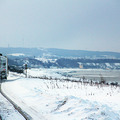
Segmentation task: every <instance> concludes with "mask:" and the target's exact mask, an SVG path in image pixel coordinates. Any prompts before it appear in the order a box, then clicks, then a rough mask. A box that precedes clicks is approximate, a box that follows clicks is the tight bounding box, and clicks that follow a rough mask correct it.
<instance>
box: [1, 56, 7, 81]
mask: <svg viewBox="0 0 120 120" xmlns="http://www.w3.org/2000/svg"><path fill="white" fill-rule="evenodd" d="M7 75H8V59H7V57H6V56H3V55H2V54H0V79H1V80H2V79H7Z"/></svg>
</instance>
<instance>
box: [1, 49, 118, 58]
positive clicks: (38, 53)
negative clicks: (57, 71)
mask: <svg viewBox="0 0 120 120" xmlns="http://www.w3.org/2000/svg"><path fill="white" fill-rule="evenodd" d="M0 53H2V54H4V55H6V56H12V57H16V56H17V57H18V56H19V57H26V56H29V57H44V58H120V53H118V52H99V51H86V50H67V49H56V48H0Z"/></svg>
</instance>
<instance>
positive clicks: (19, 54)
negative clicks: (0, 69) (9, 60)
mask: <svg viewBox="0 0 120 120" xmlns="http://www.w3.org/2000/svg"><path fill="white" fill-rule="evenodd" d="M8 55H12V56H25V54H23V53H13V54H8Z"/></svg>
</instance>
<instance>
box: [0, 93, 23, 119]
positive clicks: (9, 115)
mask: <svg viewBox="0 0 120 120" xmlns="http://www.w3.org/2000/svg"><path fill="white" fill-rule="evenodd" d="M0 116H1V117H2V119H3V120H25V119H24V117H23V116H22V115H21V114H20V113H19V112H18V111H17V110H15V108H14V107H13V106H12V104H10V102H8V101H7V100H6V99H5V98H4V97H3V96H2V95H1V94H0Z"/></svg>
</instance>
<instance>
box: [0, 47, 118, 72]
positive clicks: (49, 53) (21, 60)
mask: <svg viewBox="0 0 120 120" xmlns="http://www.w3.org/2000/svg"><path fill="white" fill-rule="evenodd" d="M0 53H2V54H3V55H6V56H7V57H8V63H9V66H11V69H13V70H14V69H17V70H19V69H20V71H21V68H24V65H25V64H27V65H28V67H29V68H82V69H120V53H117V52H98V51H85V50H66V49H55V48H47V49H45V48H0ZM18 67H19V68H18Z"/></svg>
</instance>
